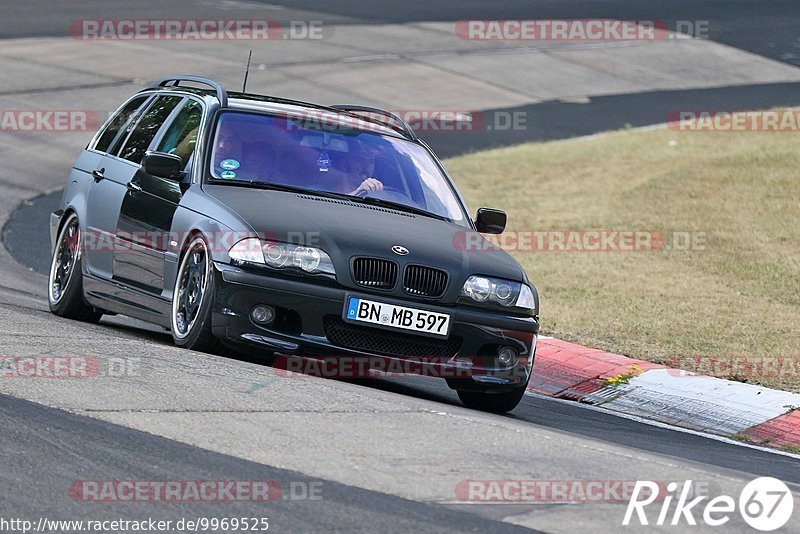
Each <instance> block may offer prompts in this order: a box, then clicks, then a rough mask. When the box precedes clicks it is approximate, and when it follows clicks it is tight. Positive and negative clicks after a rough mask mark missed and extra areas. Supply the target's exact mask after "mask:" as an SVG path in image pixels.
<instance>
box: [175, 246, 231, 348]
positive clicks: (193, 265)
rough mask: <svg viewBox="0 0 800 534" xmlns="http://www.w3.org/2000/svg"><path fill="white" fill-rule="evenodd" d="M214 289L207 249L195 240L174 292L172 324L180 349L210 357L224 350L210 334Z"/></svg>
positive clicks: (184, 254) (182, 262)
mask: <svg viewBox="0 0 800 534" xmlns="http://www.w3.org/2000/svg"><path fill="white" fill-rule="evenodd" d="M215 287H216V284H215V281H214V274H213V272H212V270H211V256H210V255H209V253H208V245H207V244H206V241H205V239H203V238H202V237H201V236H195V237H193V238H192V240H191V241H190V242H189V245H187V247H186V249H185V250H184V253H183V255H182V256H181V261H180V264H179V267H178V274H177V276H176V277H175V287H174V289H173V292H172V306H171V307H170V309H171V313H170V316H171V320H170V322H171V324H172V328H171V330H172V339H173V341H174V342H175V344H176V345H177V346H179V347H183V348H187V349H190V350H196V351H200V352H210V353H218V352H219V351H221V350H222V343H220V341H219V340H218V339H217V338H216V337H214V335H213V334H212V333H211V308H212V306H213V302H214V292H215Z"/></svg>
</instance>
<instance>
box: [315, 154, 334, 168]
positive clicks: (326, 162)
mask: <svg viewBox="0 0 800 534" xmlns="http://www.w3.org/2000/svg"><path fill="white" fill-rule="evenodd" d="M317 167H318V168H319V172H328V170H329V169H330V168H331V157H330V156H329V155H328V153H327V152H325V151H324V150H323V151H322V152H320V153H319V157H318V158H317Z"/></svg>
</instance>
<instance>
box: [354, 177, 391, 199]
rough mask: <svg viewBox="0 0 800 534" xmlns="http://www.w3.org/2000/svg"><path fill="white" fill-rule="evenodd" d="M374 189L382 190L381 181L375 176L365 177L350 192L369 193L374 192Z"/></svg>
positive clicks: (356, 193)
mask: <svg viewBox="0 0 800 534" xmlns="http://www.w3.org/2000/svg"><path fill="white" fill-rule="evenodd" d="M376 191H383V183H382V182H381V181H380V180H377V179H375V178H367V179H366V180H364V181H363V182H361V185H359V186H358V188H357V189H356V190H355V191H353V192H352V193H350V194H351V195H358V194H361V193H364V194H365V195H366V194H369V193H374V192H376Z"/></svg>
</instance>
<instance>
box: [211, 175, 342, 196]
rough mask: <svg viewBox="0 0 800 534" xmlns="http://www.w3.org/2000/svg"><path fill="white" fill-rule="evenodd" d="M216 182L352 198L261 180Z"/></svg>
mask: <svg viewBox="0 0 800 534" xmlns="http://www.w3.org/2000/svg"><path fill="white" fill-rule="evenodd" d="M215 182H217V183H223V184H236V185H250V186H253V187H258V188H259V189H270V190H273V191H285V192H287V193H298V194H303V195H316V196H320V197H328V198H338V199H342V200H350V197H349V196H348V195H342V194H339V193H331V192H330V191H319V190H317V189H306V188H305V187H297V186H296V185H288V184H276V183H273V182H262V181H260V180H219V181H215Z"/></svg>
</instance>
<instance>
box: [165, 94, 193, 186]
mask: <svg viewBox="0 0 800 534" xmlns="http://www.w3.org/2000/svg"><path fill="white" fill-rule="evenodd" d="M202 117H203V107H202V106H201V105H200V103H199V102H197V101H195V100H191V99H190V100H188V101H187V102H186V104H185V105H184V106H183V108H181V110H180V111H179V112H178V114H177V116H176V117H175V120H173V121H172V124H170V125H169V128H168V129H167V131H166V132H165V133H164V136H163V137H162V138H161V141H160V142H159V144H158V148H156V150H157V151H158V152H166V153H167V154H175V155H176V156H180V158H181V161H182V162H183V169H182V170H186V168H187V167H188V165H189V163H190V160H191V159H192V155H193V154H194V149H195V146H196V145H197V134H198V132H199V131H200V122H201V119H202Z"/></svg>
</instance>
